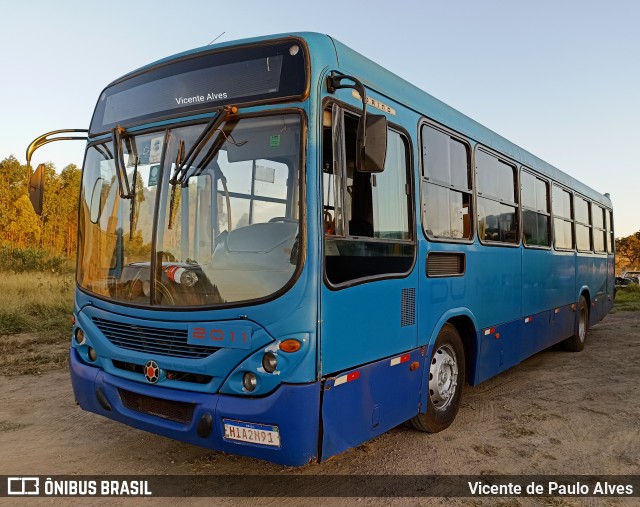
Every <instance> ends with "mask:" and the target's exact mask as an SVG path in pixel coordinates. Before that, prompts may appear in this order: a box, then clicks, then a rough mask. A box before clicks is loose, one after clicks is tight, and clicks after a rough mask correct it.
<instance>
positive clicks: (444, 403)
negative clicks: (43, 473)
mask: <svg viewBox="0 0 640 507" xmlns="http://www.w3.org/2000/svg"><path fill="white" fill-rule="evenodd" d="M464 379H465V362H464V347H463V345H462V339H461V338H460V334H459V333H458V330H457V329H456V328H455V327H454V326H452V325H451V324H445V325H444V326H443V327H442V329H441V330H440V333H438V338H437V339H436V342H435V344H434V346H433V352H432V354H431V358H430V363H429V375H428V378H427V382H426V386H424V387H426V388H427V411H426V413H424V414H418V415H416V416H415V417H413V418H412V419H411V420H409V421H408V422H409V425H410V426H411V427H413V428H415V429H417V430H419V431H426V432H428V433H437V432H438V431H442V430H444V429H445V428H447V427H449V425H450V424H451V423H452V422H453V420H454V419H455V417H456V414H457V413H458V408H459V407H460V399H461V397H462V386H463V385H464Z"/></svg>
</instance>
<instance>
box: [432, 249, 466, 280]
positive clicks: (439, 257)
mask: <svg viewBox="0 0 640 507" xmlns="http://www.w3.org/2000/svg"><path fill="white" fill-rule="evenodd" d="M463 274H464V254H463V253H443V252H431V253H429V256H428V257H427V276H429V277H434V276H460V275H463Z"/></svg>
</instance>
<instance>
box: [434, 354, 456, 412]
mask: <svg viewBox="0 0 640 507" xmlns="http://www.w3.org/2000/svg"><path fill="white" fill-rule="evenodd" d="M457 387H458V361H457V360H456V354H455V352H454V351H453V349H452V348H451V347H450V346H449V345H443V346H442V347H440V348H439V349H438V350H436V351H435V353H434V354H433V357H432V358H431V367H430V368H429V395H430V398H431V402H432V403H433V406H434V407H435V408H436V409H437V410H444V409H445V408H447V406H449V404H450V403H451V401H452V400H453V398H454V395H455V393H456V389H457Z"/></svg>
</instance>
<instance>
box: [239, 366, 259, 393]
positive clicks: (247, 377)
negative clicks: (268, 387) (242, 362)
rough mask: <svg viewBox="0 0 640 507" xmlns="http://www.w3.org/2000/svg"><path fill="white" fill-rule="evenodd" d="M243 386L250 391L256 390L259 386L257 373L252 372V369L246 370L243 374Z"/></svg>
mask: <svg viewBox="0 0 640 507" xmlns="http://www.w3.org/2000/svg"><path fill="white" fill-rule="evenodd" d="M242 387H244V388H245V390H246V391H248V392H253V391H255V389H256V387H258V378H257V377H256V374H255V373H251V372H250V371H248V372H246V373H245V374H244V375H243V376H242Z"/></svg>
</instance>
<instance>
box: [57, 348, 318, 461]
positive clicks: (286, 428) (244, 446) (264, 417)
mask: <svg viewBox="0 0 640 507" xmlns="http://www.w3.org/2000/svg"><path fill="white" fill-rule="evenodd" d="M69 364H70V370H71V384H72V386H73V391H74V394H75V397H76V400H77V401H78V403H79V404H80V406H81V407H82V408H83V409H84V410H88V411H90V412H95V413H97V414H100V415H103V416H105V417H108V418H109V419H114V420H116V421H120V422H122V423H125V424H128V425H129V426H133V427H134V428H138V429H141V430H145V431H149V432H152V433H157V434H159V435H163V436H166V437H170V438H174V439H176V440H180V441H182V442H187V443H190V444H193V445H199V446H201V447H208V448H210V449H215V450H220V451H225V452H228V453H232V454H240V455H242V456H251V457H254V458H258V459H264V460H267V461H272V462H274V463H280V464H283V465H293V466H299V465H304V464H307V463H309V462H310V461H314V460H315V459H316V458H317V456H318V431H319V429H318V428H319V426H318V424H319V423H318V417H317V414H318V411H319V405H320V383H319V382H314V383H311V384H299V385H288V384H283V385H281V386H280V387H279V389H278V390H277V391H275V392H274V393H273V394H271V395H269V396H266V397H263V398H239V397H236V396H225V395H219V394H211V393H196V392H192V391H183V390H178V389H167V388H162V387H158V386H153V385H149V384H140V383H137V382H133V381H131V380H128V379H124V378H121V377H117V376H114V375H111V374H109V373H107V372H105V371H104V370H102V369H100V368H96V367H94V366H90V365H87V364H85V363H84V362H83V361H82V359H80V356H79V355H78V353H77V352H76V351H75V349H71V351H70V357H69ZM97 389H101V390H102V392H103V393H104V395H105V396H106V399H107V400H108V402H109V404H110V405H111V410H106V409H105V408H104V407H102V406H101V405H100V403H99V402H98V400H97V398H96V390H97ZM119 389H122V390H126V391H128V392H130V393H135V394H138V395H143V396H148V397H151V398H156V399H160V400H169V401H174V402H179V403H188V404H190V405H193V407H194V409H193V417H192V418H191V421H190V422H188V423H186V424H183V423H181V422H175V421H172V420H166V419H164V418H161V417H157V416H154V415H150V414H147V413H143V412H139V411H136V410H131V409H130V408H127V407H126V406H125V405H124V404H123V402H122V398H121V394H120V393H119ZM205 414H209V415H211V416H212V418H213V431H212V433H211V435H210V436H207V437H201V436H199V435H198V432H197V427H198V422H199V421H200V419H201V417H202V416H203V415H205ZM223 419H233V420H238V421H246V422H259V423H268V424H271V425H275V426H277V427H278V429H279V432H280V439H281V446H280V447H267V446H264V445H256V444H251V443H243V442H235V441H231V440H226V439H225V438H224V426H223V422H222V421H223Z"/></svg>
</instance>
